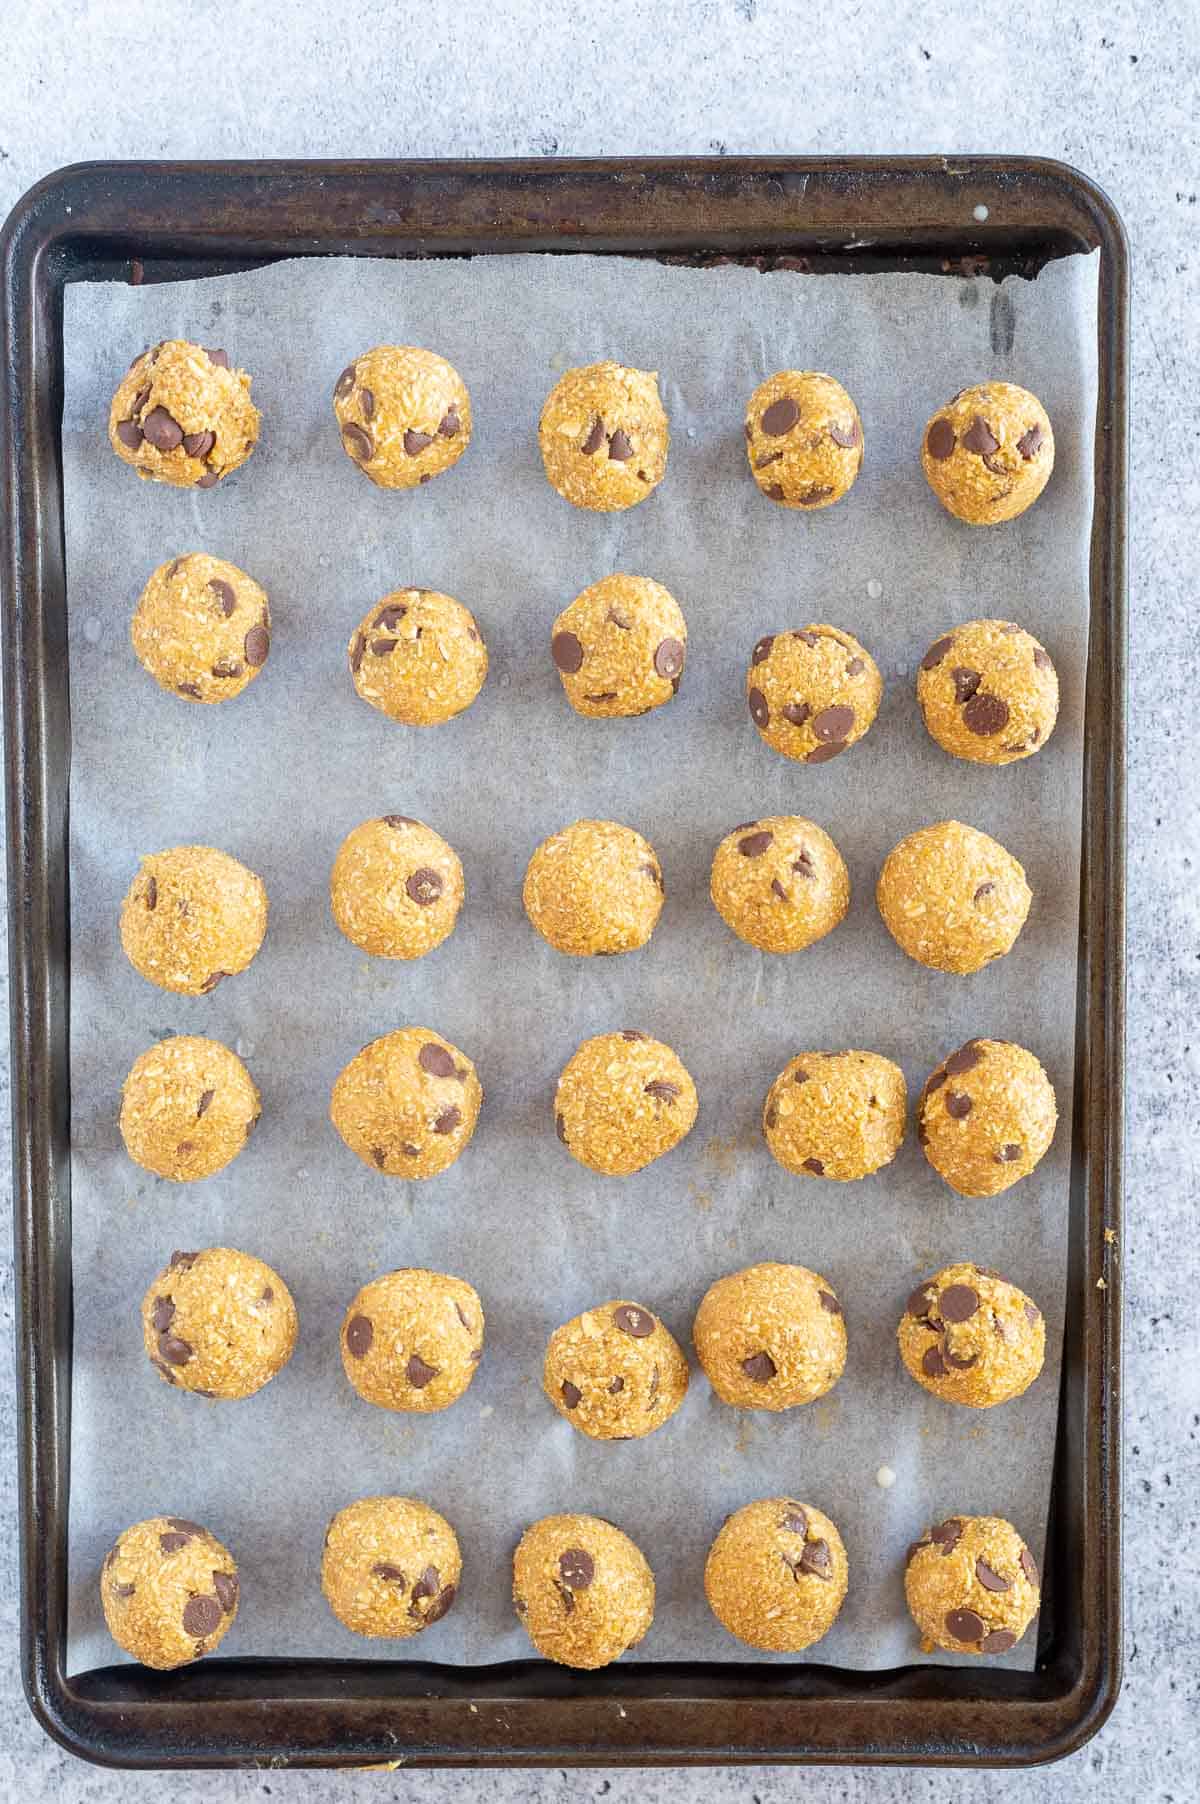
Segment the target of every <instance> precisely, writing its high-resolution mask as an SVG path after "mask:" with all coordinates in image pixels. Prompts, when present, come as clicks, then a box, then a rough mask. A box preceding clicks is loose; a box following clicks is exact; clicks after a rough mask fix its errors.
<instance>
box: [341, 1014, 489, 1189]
mask: <svg viewBox="0 0 1200 1804" xmlns="http://www.w3.org/2000/svg"><path fill="white" fill-rule="evenodd" d="M482 1101H483V1087H482V1085H481V1084H480V1082H479V1079H478V1077H477V1076H476V1074H475V1067H474V1065H473V1064H472V1063H471V1061H470V1059H469V1058H467V1056H466V1054H465V1053H461V1052H460V1051H459V1050H458V1047H457V1046H452V1045H451V1043H450V1041H449V1040H443V1039H442V1038H441V1037H440V1036H439V1035H438V1034H435V1033H431V1032H430V1030H429V1029H428V1028H427V1027H401V1028H398V1029H397V1030H396V1032H395V1033H390V1034H383V1035H381V1036H380V1038H379V1039H378V1040H372V1041H371V1043H370V1045H369V1046H364V1047H363V1049H362V1051H361V1052H360V1053H357V1054H356V1055H355V1057H354V1058H352V1059H351V1061H350V1063H349V1064H348V1065H347V1066H346V1068H345V1070H344V1071H342V1072H341V1073H340V1074H339V1076H338V1078H337V1081H336V1082H335V1083H334V1086H333V1099H332V1102H331V1104H330V1109H329V1116H330V1120H331V1121H332V1122H333V1125H334V1127H335V1128H336V1129H337V1131H338V1133H339V1134H340V1135H341V1136H342V1139H343V1140H344V1141H345V1142H346V1145H347V1146H348V1147H349V1148H350V1151H351V1152H352V1153H357V1154H358V1156H359V1158H360V1159H361V1160H362V1162H363V1164H364V1165H370V1166H371V1167H372V1169H373V1170H375V1171H382V1172H383V1173H384V1175H385V1176H386V1177H389V1178H432V1177H435V1176H436V1175H437V1173H438V1172H439V1171H445V1170H446V1167H447V1166H449V1165H453V1163H454V1161H455V1160H456V1159H457V1158H458V1156H459V1154H460V1153H461V1152H462V1150H463V1148H464V1147H465V1146H466V1144H467V1142H468V1141H469V1140H470V1138H471V1135H472V1134H473V1133H474V1132H475V1123H476V1121H477V1120H478V1119H479V1105H480V1103H481V1102H482Z"/></svg>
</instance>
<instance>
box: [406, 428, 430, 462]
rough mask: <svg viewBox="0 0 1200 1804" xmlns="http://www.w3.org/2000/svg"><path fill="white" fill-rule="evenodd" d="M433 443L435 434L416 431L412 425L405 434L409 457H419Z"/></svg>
mask: <svg viewBox="0 0 1200 1804" xmlns="http://www.w3.org/2000/svg"><path fill="white" fill-rule="evenodd" d="M432 443H433V434H432V433H431V432H414V431H413V429H412V427H411V426H410V427H409V429H408V431H407V432H406V433H405V434H404V449H405V452H406V453H407V455H408V456H409V457H419V456H420V455H421V453H422V451H424V450H425V448H426V446H428V445H432Z"/></svg>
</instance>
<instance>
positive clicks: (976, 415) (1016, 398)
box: [921, 382, 1054, 526]
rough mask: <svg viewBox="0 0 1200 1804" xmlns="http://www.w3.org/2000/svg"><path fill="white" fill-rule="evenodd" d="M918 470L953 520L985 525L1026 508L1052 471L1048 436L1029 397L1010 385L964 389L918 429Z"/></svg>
mask: <svg viewBox="0 0 1200 1804" xmlns="http://www.w3.org/2000/svg"><path fill="white" fill-rule="evenodd" d="M921 467H922V469H923V470H924V472H925V475H926V478H927V480H928V482H929V486H930V488H931V489H932V490H933V492H934V494H935V495H936V496H937V498H938V500H939V501H940V502H941V504H942V506H943V507H944V508H945V509H946V511H947V513H951V514H953V515H954V517H955V519H956V520H965V521H966V523H967V525H968V526H992V525H994V524H995V523H996V521H998V520H1015V519H1016V517H1017V515H1018V514H1023V513H1024V512H1025V509H1026V508H1027V507H1032V505H1033V503H1034V502H1035V501H1036V500H1037V498H1038V496H1039V495H1040V494H1041V492H1042V490H1043V489H1044V488H1045V486H1046V484H1047V483H1048V482H1049V480H1050V472H1051V470H1052V469H1053V468H1054V434H1053V432H1052V431H1051V430H1050V421H1049V418H1048V417H1047V414H1046V410H1045V408H1044V407H1043V406H1042V404H1041V402H1040V401H1039V400H1038V398H1037V396H1036V395H1031V394H1030V392H1029V390H1028V389H1027V388H1018V387H1017V385H1016V383H1015V382H984V383H982V384H981V385H980V386H979V387H978V388H964V389H962V390H960V392H959V393H958V394H957V395H955V397H954V399H953V400H952V401H947V403H946V405H945V406H944V407H941V408H939V409H938V411H937V413H935V414H934V416H933V418H932V419H931V420H930V422H929V424H928V426H926V428H925V438H924V440H923V442H922V445H921Z"/></svg>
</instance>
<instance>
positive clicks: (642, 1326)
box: [613, 1303, 656, 1340]
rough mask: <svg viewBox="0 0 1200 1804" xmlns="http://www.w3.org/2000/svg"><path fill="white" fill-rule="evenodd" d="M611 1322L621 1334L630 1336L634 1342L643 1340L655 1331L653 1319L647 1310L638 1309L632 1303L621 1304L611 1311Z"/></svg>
mask: <svg viewBox="0 0 1200 1804" xmlns="http://www.w3.org/2000/svg"><path fill="white" fill-rule="evenodd" d="M613 1321H614V1322H615V1323H616V1325H617V1327H618V1328H619V1329H620V1330H621V1333H622V1334H631V1335H632V1336H633V1338H634V1340H645V1338H646V1336H647V1335H648V1334H653V1333H654V1329H655V1326H656V1324H655V1320H654V1317H653V1316H652V1315H651V1314H650V1311H649V1310H648V1309H639V1308H638V1307H637V1305H636V1304H634V1303H622V1304H621V1305H620V1307H619V1308H617V1309H614V1310H613Z"/></svg>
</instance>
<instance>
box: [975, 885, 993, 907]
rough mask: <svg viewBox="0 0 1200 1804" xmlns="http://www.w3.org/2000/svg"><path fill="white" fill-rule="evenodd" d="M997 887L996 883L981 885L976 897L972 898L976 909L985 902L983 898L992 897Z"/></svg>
mask: <svg viewBox="0 0 1200 1804" xmlns="http://www.w3.org/2000/svg"><path fill="white" fill-rule="evenodd" d="M995 887H996V885H995V884H994V883H981V884H980V885H979V888H978V889H977V890H976V891H975V894H974V896H973V897H972V898H971V899H972V901H973V902H974V903H975V905H976V907H978V906H979V904H980V903H981V902H982V901H983V898H984V897H985V896H990V895H991V893H992V891H993V890H994V889H995Z"/></svg>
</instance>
